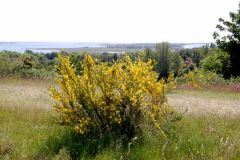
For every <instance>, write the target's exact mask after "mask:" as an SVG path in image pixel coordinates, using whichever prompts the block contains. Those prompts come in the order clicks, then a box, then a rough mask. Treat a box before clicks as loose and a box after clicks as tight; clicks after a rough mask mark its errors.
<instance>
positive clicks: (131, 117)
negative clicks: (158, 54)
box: [49, 54, 175, 134]
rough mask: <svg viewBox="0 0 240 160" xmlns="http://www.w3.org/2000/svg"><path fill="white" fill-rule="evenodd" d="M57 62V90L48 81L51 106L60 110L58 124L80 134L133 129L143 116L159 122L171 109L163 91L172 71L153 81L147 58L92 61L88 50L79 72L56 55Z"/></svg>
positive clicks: (170, 84) (133, 130)
mask: <svg viewBox="0 0 240 160" xmlns="http://www.w3.org/2000/svg"><path fill="white" fill-rule="evenodd" d="M59 58H60V59H61V65H60V66H59V67H58V70H59V75H58V77H59V78H57V79H56V80H57V81H58V83H59V85H60V88H61V89H60V90H58V89H56V88H54V87H50V88H49V90H50V92H51V97H52V98H54V99H55V100H56V101H57V102H56V104H55V105H53V107H54V108H55V110H56V111H58V112H59V113H60V118H59V121H58V122H57V123H58V124H61V125H67V126H71V127H73V128H74V129H75V130H76V131H77V132H79V133H81V134H84V133H86V132H88V133H99V132H115V131H119V132H121V133H126V132H127V133H136V132H137V131H138V130H139V129H141V124H142V123H143V121H144V120H145V119H148V120H150V122H151V123H152V124H153V125H154V126H155V127H156V128H160V124H161V121H162V120H163V119H164V118H166V115H170V114H171V112H172V111H171V108H170V107H169V106H168V105H167V99H166V92H167V91H168V89H169V88H171V87H172V86H173V85H174V83H175V82H174V79H173V75H170V76H169V79H168V80H167V83H166V81H165V80H160V81H158V80H157V78H158V74H157V73H156V72H155V71H153V66H152V61H151V60H149V61H148V62H144V61H143V60H142V59H140V58H139V60H137V61H135V62H132V61H131V59H130V58H129V56H128V55H126V57H125V61H121V62H120V61H118V62H114V63H113V65H111V66H108V65H107V64H105V63H100V64H96V62H97V60H94V59H92V58H91V56H89V55H88V54H86V55H85V58H84V60H83V66H82V68H83V70H82V71H81V74H76V69H75V67H74V66H73V65H71V64H70V62H69V57H67V56H59Z"/></svg>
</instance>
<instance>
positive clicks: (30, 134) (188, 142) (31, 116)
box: [0, 78, 240, 160]
mask: <svg viewBox="0 0 240 160" xmlns="http://www.w3.org/2000/svg"><path fill="white" fill-rule="evenodd" d="M50 85H52V86H56V83H55V82H54V81H52V80H34V79H11V78H1V79H0V159H99V160H100V159H101V160H102V159H111V160H113V159H116V160H118V159H121V157H123V159H140V160H141V159H142V160H145V159H239V158H240V140H239V133H240V132H239V131H240V126H239V123H240V118H239V114H240V113H239V109H238V107H239V106H240V93H239V92H237V91H235V92H234V91H227V90H226V91H222V90H221V91H217V90H214V89H212V90H210V89H205V90H192V89H178V90H175V91H174V92H172V93H170V94H168V95H167V96H168V101H169V104H170V105H172V106H173V107H174V108H175V109H177V110H178V111H179V112H185V110H186V109H187V112H186V113H185V114H184V115H183V118H182V119H181V120H180V121H176V122H173V123H171V124H169V125H167V126H165V127H164V132H165V133H166V138H164V137H163V136H162V134H161V132H158V130H157V129H155V128H153V127H152V126H149V125H145V126H144V129H143V135H144V138H141V139H140V138H139V139H137V140H135V141H134V142H131V141H128V142H122V141H121V140H119V142H114V141H113V140H111V138H108V137H105V138H104V137H103V138H102V139H97V138H93V137H91V136H89V135H88V136H87V135H79V134H77V133H76V132H75V131H73V130H72V129H71V128H68V127H62V126H58V125H56V124H53V123H52V122H53V120H54V117H56V116H58V115H57V113H56V112H54V111H53V107H51V104H54V100H53V99H51V98H50V97H49V95H48V94H49V92H48V87H49V86H50ZM235 88H236V87H235ZM130 143H131V145H129V144H130Z"/></svg>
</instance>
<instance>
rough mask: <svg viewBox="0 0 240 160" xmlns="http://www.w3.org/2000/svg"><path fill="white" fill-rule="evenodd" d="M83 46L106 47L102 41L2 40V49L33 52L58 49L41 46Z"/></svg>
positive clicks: (0, 43) (0, 45) (0, 47)
mask: <svg viewBox="0 0 240 160" xmlns="http://www.w3.org/2000/svg"><path fill="white" fill-rule="evenodd" d="M82 47H89V48H90V47H106V45H105V44H101V43H80V42H0V51H2V50H8V51H15V52H20V53H24V52H25V50H27V49H28V50H32V51H33V52H39V53H41V52H42V53H49V52H54V51H57V50H41V49H39V48H82Z"/></svg>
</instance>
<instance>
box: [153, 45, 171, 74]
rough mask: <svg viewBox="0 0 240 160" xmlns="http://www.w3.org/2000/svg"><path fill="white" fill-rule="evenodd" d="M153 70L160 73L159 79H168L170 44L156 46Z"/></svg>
mask: <svg viewBox="0 0 240 160" xmlns="http://www.w3.org/2000/svg"><path fill="white" fill-rule="evenodd" d="M155 60H156V62H157V64H156V66H155V70H156V71H157V72H158V73H160V75H159V78H162V77H168V74H169V70H170V44H169V43H168V42H162V43H158V44H156V55H155Z"/></svg>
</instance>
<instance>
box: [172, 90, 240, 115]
mask: <svg viewBox="0 0 240 160" xmlns="http://www.w3.org/2000/svg"><path fill="white" fill-rule="evenodd" d="M168 101H169V104H170V105H171V106H173V107H175V108H176V109H177V110H181V111H184V110H186V109H188V112H187V114H194V115H202V114H206V113H208V114H216V115H221V116H222V115H231V116H238V115H240V93H229V92H213V91H195V90H186V91H181V90H180V91H179V90H178V91H177V92H174V93H173V94H169V95H168Z"/></svg>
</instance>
